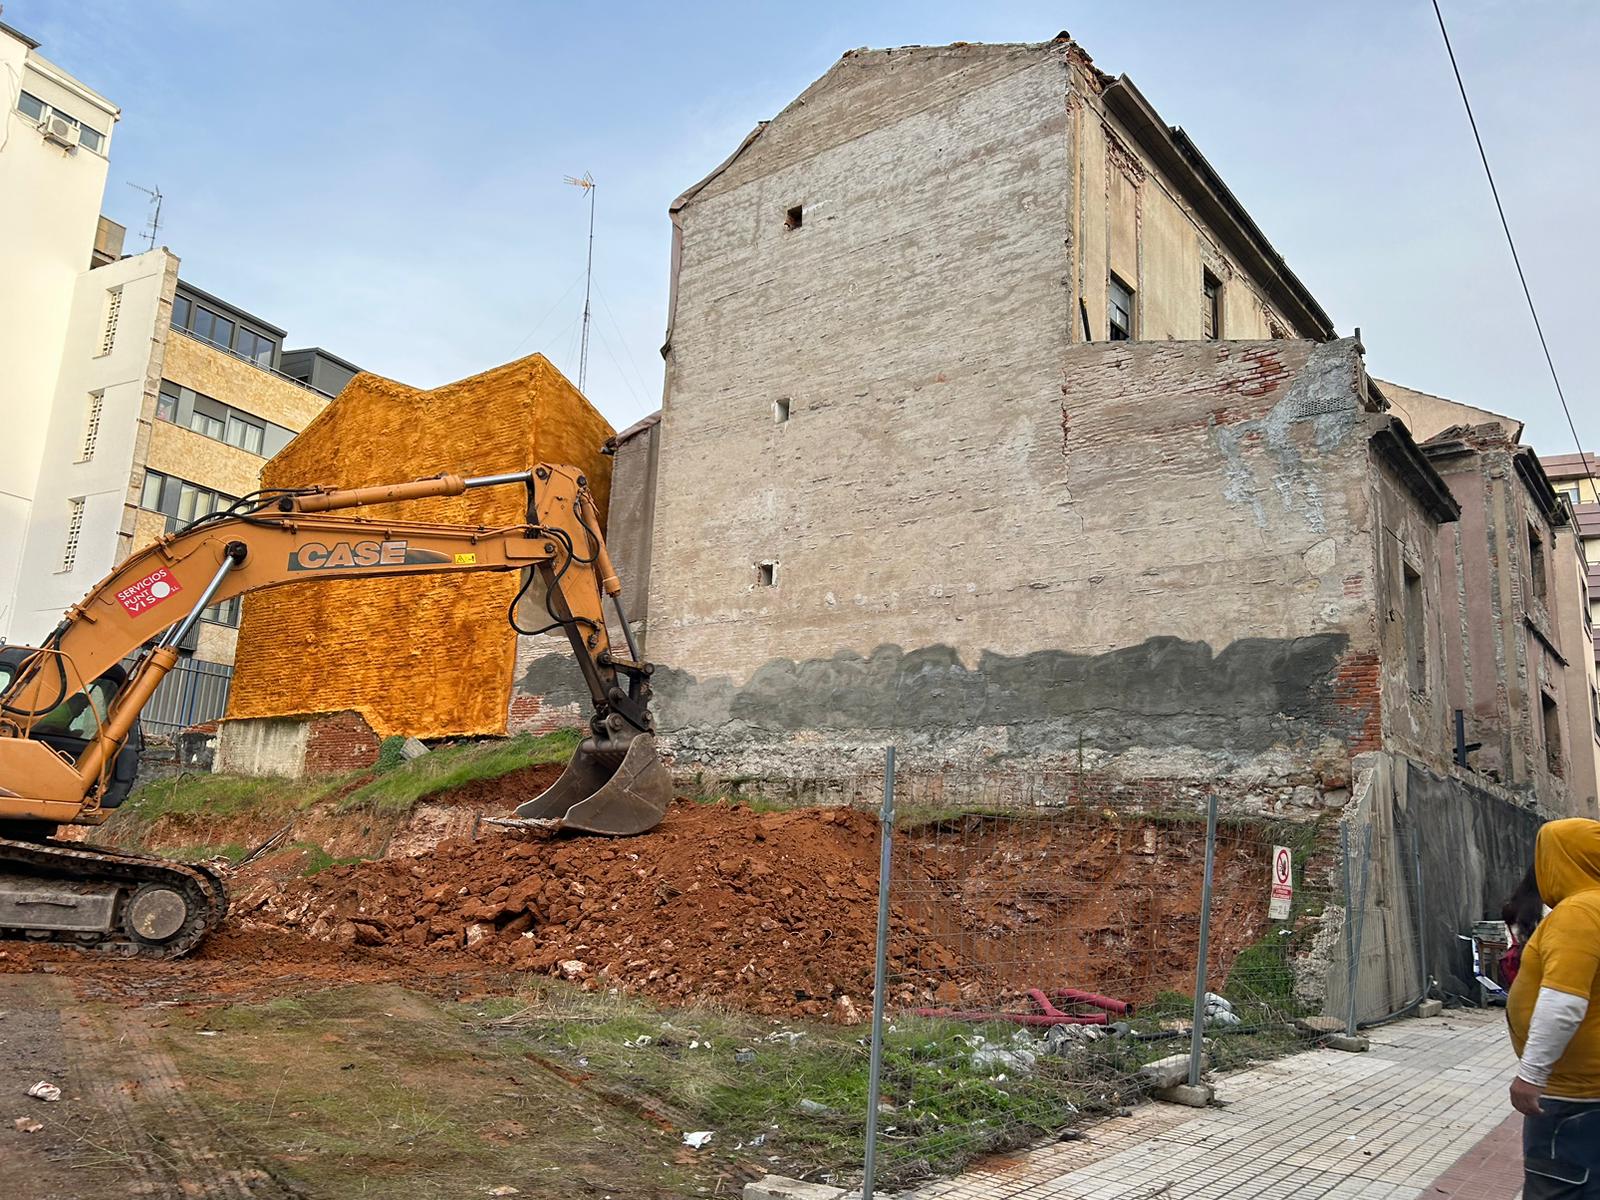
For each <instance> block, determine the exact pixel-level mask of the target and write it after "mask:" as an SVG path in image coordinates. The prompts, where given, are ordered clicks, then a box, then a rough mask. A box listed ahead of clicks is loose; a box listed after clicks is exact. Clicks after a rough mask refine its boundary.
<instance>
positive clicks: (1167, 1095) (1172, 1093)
mask: <svg viewBox="0 0 1600 1200" xmlns="http://www.w3.org/2000/svg"><path fill="white" fill-rule="evenodd" d="M1216 1097H1217V1091H1216V1089H1215V1088H1213V1087H1212V1086H1211V1085H1210V1084H1209V1083H1180V1084H1179V1085H1178V1086H1177V1087H1169V1088H1162V1089H1161V1090H1160V1091H1159V1092H1157V1093H1156V1099H1157V1100H1165V1101H1166V1102H1167V1103H1168V1104H1183V1105H1186V1106H1187V1107H1189V1108H1204V1107H1206V1105H1208V1104H1210V1103H1211V1102H1212V1101H1213V1100H1215V1099H1216Z"/></svg>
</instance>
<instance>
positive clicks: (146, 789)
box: [116, 772, 332, 825]
mask: <svg viewBox="0 0 1600 1200" xmlns="http://www.w3.org/2000/svg"><path fill="white" fill-rule="evenodd" d="M331 787H332V784H331V783H330V782H328V781H323V782H321V783H317V784H307V783H306V782H304V781H303V780H294V779H255V778H250V777H248V776H242V775H211V774H205V773H198V774H190V773H189V772H184V773H182V774H179V775H172V776H169V777H168V778H166V779H157V780H153V781H152V782H150V783H147V784H145V785H144V786H142V787H140V788H138V789H137V790H136V791H135V792H134V793H133V795H131V796H129V797H128V799H127V800H126V801H125V802H124V803H123V805H122V807H121V808H119V809H118V810H117V812H116V817H117V820H118V821H119V822H123V821H126V820H127V819H128V818H133V819H134V820H136V821H137V822H138V823H140V824H142V825H150V824H153V823H154V822H156V821H158V820H160V819H161V818H163V817H202V816H204V817H222V818H227V817H237V816H246V815H254V814H257V813H266V814H271V813H282V814H283V815H284V816H285V817H288V816H290V815H292V814H293V813H295V812H296V811H298V810H300V809H303V808H306V807H307V806H309V805H310V804H312V803H314V802H315V801H317V800H318V799H320V798H321V797H322V796H323V795H325V794H326V793H327V792H328V791H329V790H330V789H331Z"/></svg>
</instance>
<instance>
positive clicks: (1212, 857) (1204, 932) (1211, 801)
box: [1189, 796, 1217, 1087]
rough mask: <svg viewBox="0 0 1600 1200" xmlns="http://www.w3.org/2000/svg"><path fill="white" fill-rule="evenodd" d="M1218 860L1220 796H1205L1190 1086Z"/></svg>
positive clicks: (1199, 1046) (1199, 1041) (1199, 1038)
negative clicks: (1203, 850)
mask: <svg viewBox="0 0 1600 1200" xmlns="http://www.w3.org/2000/svg"><path fill="white" fill-rule="evenodd" d="M1216 861H1217V798H1216V797H1215V796H1208V797H1207V798H1206V869H1205V876H1204V879H1203V882H1202V883H1201V885H1200V950H1199V953H1198V954H1196V956H1195V964H1194V1027H1193V1028H1192V1029H1191V1030H1190V1031H1189V1086H1190V1087H1194V1086H1196V1085H1197V1084H1199V1082H1200V1056H1201V1054H1202V1053H1203V1052H1204V1043H1205V1027H1206V959H1207V958H1208V957H1209V956H1210V953H1211V873H1212V868H1213V867H1214V866H1215V865H1216Z"/></svg>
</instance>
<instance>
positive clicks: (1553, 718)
mask: <svg viewBox="0 0 1600 1200" xmlns="http://www.w3.org/2000/svg"><path fill="white" fill-rule="evenodd" d="M1539 705H1540V707H1541V708H1542V709H1543V710H1544V761H1545V766H1547V767H1548V768H1549V769H1550V774H1552V775H1560V774H1561V710H1560V709H1559V708H1557V707H1556V702H1555V701H1554V700H1552V699H1551V698H1550V697H1549V696H1546V695H1545V694H1544V693H1543V692H1540V693H1539Z"/></svg>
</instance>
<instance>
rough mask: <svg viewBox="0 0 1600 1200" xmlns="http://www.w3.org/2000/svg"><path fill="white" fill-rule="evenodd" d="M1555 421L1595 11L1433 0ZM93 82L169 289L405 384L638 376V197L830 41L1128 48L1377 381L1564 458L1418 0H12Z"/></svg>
mask: <svg viewBox="0 0 1600 1200" xmlns="http://www.w3.org/2000/svg"><path fill="white" fill-rule="evenodd" d="M1441 3H1442V5H1443V7H1444V11H1445V16H1446V20H1447V21H1448V22H1449V24H1450V32H1451V37H1452V39H1453V41H1454V43H1455V47H1456V54H1457V57H1458V59H1459V60H1460V64H1461V69H1462V72H1463V74H1464V75H1465V78H1466V81H1467V87H1468V91H1469V94H1470V95H1471V97H1472V101H1473V104H1474V107H1475V110H1476V113H1477V116H1478V123H1479V127H1480V129H1481V131H1482V133H1483V137H1484V141H1485V144H1486V146H1487V148H1488V152H1489V156H1490V161H1491V163H1492V164H1493V165H1494V168H1495V172H1496V177H1497V181H1498V183H1499V185H1500V194H1501V197H1502V199H1503V200H1504V202H1505V205H1506V210H1507V213H1508V216H1509V218H1510V221H1511V226H1512V232H1513V233H1514V234H1515V235H1516V236H1517V238H1518V246H1519V249H1520V250H1521V253H1522V259H1523V265H1524V267H1525V268H1526V270H1527V273H1528V279H1529V283H1530V285H1531V287H1532V289H1533V294H1534V298H1535V300H1536V302H1537V303H1538V304H1539V307H1540V315H1541V317H1542V318H1543V320H1544V324H1545V332H1546V334H1547V336H1548V337H1549V340H1550V346H1551V351H1552V353H1553V355H1554V358H1555V362H1556V366H1557V369H1558V370H1559V371H1560V372H1561V376H1562V383H1563V385H1564V386H1565V389H1566V393H1567V399H1568V402H1569V405H1570V407H1571V409H1572V413H1573V416H1574V418H1575V419H1576V421H1577V422H1578V427H1579V431H1580V435H1581V436H1582V437H1583V438H1584V440H1585V441H1586V443H1587V445H1588V448H1589V449H1596V448H1600V404H1597V403H1596V391H1597V385H1600V356H1597V355H1593V354H1586V353H1584V352H1582V349H1581V348H1582V346H1584V345H1586V344H1589V343H1588V339H1589V338H1590V337H1592V336H1593V335H1592V333H1591V325H1592V321H1593V311H1594V301H1593V293H1594V287H1593V281H1594V280H1595V279H1596V278H1600V243H1597V225H1600V223H1597V222H1596V221H1595V219H1594V216H1595V197H1596V195H1597V193H1600V158H1597V154H1596V148H1597V145H1600V143H1597V140H1596V138H1595V133H1594V131H1595V130H1596V129H1597V128H1600V82H1597V75H1596V71H1595V65H1594V64H1595V62H1596V60H1597V59H1600V5H1597V4H1594V3H1592V2H1591V0H1517V2H1513V0H1441ZM0 20H4V21H5V22H6V23H7V24H9V25H12V26H13V27H15V28H18V29H20V30H22V31H23V32H24V33H27V34H28V35H30V36H31V37H33V38H35V39H36V40H38V41H39V42H41V43H42V45H41V47H40V53H42V54H44V55H45V56H46V57H48V58H50V59H51V60H53V61H54V62H56V63H57V64H59V65H60V66H62V67H64V68H65V69H67V70H68V71H70V72H72V73H73V74H74V75H76V76H77V77H78V78H79V79H81V80H82V81H84V82H85V83H86V84H88V85H89V86H91V87H93V88H95V89H96V90H98V91H100V92H102V93H104V94H105V95H107V96H109V97H110V98H111V99H112V100H113V101H115V102H116V103H118V104H119V105H121V107H122V113H123V116H122V121H121V123H120V125H119V126H118V128H117V131H116V135H115V140H114V142H113V145H112V150H111V173H110V177H109V181H108V183H107V187H106V200H105V205H104V208H105V211H106V213H107V214H108V215H109V216H111V217H112V218H114V219H115V220H118V221H120V222H122V223H123V224H125V225H127V226H128V230H129V234H128V247H127V248H128V250H129V251H133V250H137V249H142V248H143V247H144V242H143V240H142V239H141V238H140V231H141V230H142V229H143V228H144V226H145V224H146V221H147V217H148V200H147V197H146V196H145V195H144V194H142V193H141V192H139V191H137V190H135V188H134V187H132V186H130V185H131V184H137V185H139V186H142V187H146V188H149V187H159V188H160V189H161V191H162V193H163V195H164V197H165V200H164V203H163V206H162V214H161V218H162V228H161V230H160V234H159V238H158V240H159V242H160V243H162V244H165V245H168V246H170V247H171V248H172V250H173V251H174V252H176V253H177V254H178V255H179V256H180V258H181V259H182V268H181V274H182V276H183V277H184V279H185V280H187V281H188V282H189V283H191V284H193V285H195V286H197V287H200V288H202V289H204V290H206V291H210V292H213V293H215V294H217V295H219V296H221V297H223V298H224V299H226V300H228V301H230V302H231V303H234V304H236V305H237V306H239V307H241V308H244V309H246V310H247V311H250V312H252V313H255V314H256V315H258V316H260V317H262V318H263V319H265V320H267V321H270V322H271V323H273V324H276V325H278V326H280V327H282V328H284V329H286V330H288V343H287V344H288V345H289V346H291V347H293V346H302V345H320V346H323V347H325V348H327V349H328V350H331V351H332V352H334V353H336V354H339V355H341V356H343V357H345V358H348V359H350V360H352V361H354V362H355V363H357V364H359V365H360V366H362V367H364V368H366V369H368V370H372V371H376V372H378V373H380V374H382V375H387V376H390V377H391V378H395V379H399V380H402V381H404V382H406V383H410V384H414V385H416V386H420V387H432V386H437V385H439V384H442V383H446V382H449V381H451V380H453V379H458V378H461V377H463V376H466V375H470V374H473V373H475V372H477V371H480V370H484V369H486V368H488V367H490V366H494V365H497V364H499V363H501V362H505V361H507V360H510V359H512V358H515V357H518V356H520V355H522V354H527V353H531V352H532V351H534V350H538V351H541V352H542V353H544V354H545V355H547V356H548V357H549V358H550V359H551V360H552V361H553V362H554V363H555V364H556V365H557V366H558V367H560V368H562V369H563V370H564V371H565V372H566V373H567V374H568V375H569V376H570V377H572V378H573V379H574V380H575V379H576V378H577V374H578V364H577V359H578V353H577V348H578V334H579V323H580V316H581V313H582V307H583V275H584V251H585V246H584V242H585V234H586V229H587V224H586V223H587V207H586V201H585V198H584V194H583V193H582V192H581V191H580V190H579V189H577V188H574V187H571V186H568V185H566V184H564V183H563V178H564V177H565V176H569V175H571V176H580V175H583V174H584V173H585V172H588V173H590V174H592V175H593V177H594V179H595V180H596V181H597V184H598V187H597V190H596V193H595V201H596V235H595V254H594V282H595V289H594V299H593V302H592V311H593V314H594V319H593V332H592V334H591V344H590V357H589V376H588V392H589V395H590V398H591V399H592V400H593V401H594V402H595V403H596V404H597V405H598V406H599V408H600V409H601V411H602V412H604V413H605V414H606V416H607V417H608V418H609V419H610V420H611V422H612V423H613V424H614V425H616V426H617V427H618V428H621V427H623V426H625V425H627V424H629V423H631V422H632V421H634V420H636V419H638V418H639V417H641V416H643V415H645V414H646V413H648V412H650V411H652V410H653V409H655V408H656V407H657V406H658V405H659V403H660V393H661V375H662V366H661V357H660V353H659V347H660V344H661V341H662V336H663V333H664V330H665V328H666V302H667V288H668V268H669V257H670V246H671V225H670V222H669V220H668V217H667V206H668V205H669V204H670V203H671V201H672V199H673V198H674V197H675V196H677V195H678V194H679V193H680V192H682V191H683V190H684V189H685V188H687V187H688V186H689V185H691V184H693V183H694V182H696V181H697V180H699V179H700V178H702V177H703V176H704V175H705V174H707V173H708V172H709V171H710V170H711V169H713V168H714V167H715V166H716V165H717V164H718V163H719V162H721V161H722V160H723V159H724V158H725V157H727V155H728V154H729V153H730V152H732V151H733V149H734V148H735V147H737V145H738V144H739V141H740V139H741V138H743V136H744V135H745V134H746V133H747V132H749V130H750V129H751V128H752V127H753V126H754V125H755V124H756V123H757V122H758V121H761V120H764V119H767V118H770V117H772V116H774V115H775V114H776V113H777V112H779V111H780V110H781V109H782V108H783V107H784V106H785V105H787V104H788V103H789V102H790V101H791V100H792V99H794V97H795V96H797V95H798V94H799V93H800V92H801V91H802V90H803V89H804V88H806V87H807V86H808V85H809V84H810V83H811V82H812V81H813V80H814V79H816V78H817V77H818V76H820V75H822V74H823V73H824V72H825V71H827V69H828V68H829V67H830V66H831V65H832V64H833V63H834V62H835V61H837V59H838V58H839V56H840V55H841V54H842V53H843V52H844V51H846V50H849V49H852V48H856V47H861V46H873V47H883V46H900V45H910V44H924V45H933V44H940V43H945V42H951V41H992V42H1005V41H1042V40H1046V39H1048V38H1050V37H1053V36H1054V35H1055V34H1056V33H1057V32H1059V31H1061V30H1063V29H1065V30H1067V31H1069V32H1070V33H1071V34H1072V35H1073V36H1074V37H1075V38H1077V40H1078V41H1079V42H1080V43H1081V44H1082V45H1083V46H1084V47H1085V48H1086V49H1087V50H1088V51H1089V53H1090V54H1091V55H1093V57H1094V59H1095V61H1096V63H1097V65H1099V66H1100V67H1101V68H1102V69H1104V70H1107V71H1109V72H1111V73H1112V74H1120V73H1126V74H1127V75H1129V76H1130V77H1131V78H1132V79H1133V80H1134V81H1135V82H1136V83H1137V85H1138V86H1139V88H1140V90H1141V91H1143V92H1144V94H1145V95H1146V96H1147V97H1148V98H1149V99H1150V101H1151V102H1152V103H1153V104H1154V105H1155V106H1156V108H1157V110H1158V111H1159V112H1160V113H1161V115H1162V117H1163V118H1164V119H1165V120H1166V121H1167V122H1168V123H1170V124H1174V125H1181V126H1182V127H1183V128H1184V129H1185V130H1186V131H1187V132H1188V133H1189V135H1190V136H1191V137H1192V138H1193V139H1194V140H1195V142H1196V143H1197V144H1198V145H1199V146H1200V148H1201V150H1202V151H1203V152H1204V153H1205V155H1206V156H1207V158H1208V159H1209V160H1210V161H1211V163H1212V164H1213V165H1214V166H1215V167H1216V168H1217V169H1218V171H1219V172H1220V173H1221V174H1222V176H1223V178H1224V179H1225V180H1227V181H1228V183H1229V185H1230V187H1231V188H1232V190H1233V191H1234V193H1235V194H1236V195H1237V196H1238V197H1239V198H1240V199H1241V200H1242V201H1243V202H1244V204H1245V206H1246V207H1247V208H1248V209H1249V210H1250V212H1251V213H1252V215H1253V216H1254V217H1255V219H1256V221H1257V223H1258V224H1259V225H1260V226H1261V227H1262V229H1264V230H1265V231H1266V233H1267V235H1268V237H1269V238H1271V239H1272V241H1273V243H1274V244H1275V245H1276V247H1277V249H1278V250H1279V251H1280V252H1281V253H1282V254H1283V255H1284V257H1285V258H1286V259H1287V260H1288V262H1289V265H1290V266H1291V267H1292V268H1293V269H1294V270H1295V272H1296V273H1297V274H1298V275H1299V276H1300V278H1301V279H1302V280H1303V281H1304V282H1305V283H1306V284H1307V286H1308V287H1309V288H1310V289H1311V291H1312V293H1313V294H1314V295H1315V296H1316V297H1317V298H1318V299H1319V300H1320V301H1321V303H1322V305H1323V307H1324V308H1325V309H1327V310H1328V312H1329V313H1330V314H1331V316H1332V317H1333V319H1334V322H1335V324H1336V325H1337V327H1338V329H1339V331H1340V332H1341V333H1349V332H1351V331H1352V330H1353V329H1354V328H1355V327H1360V329H1361V333H1362V341H1363V343H1364V344H1365V346H1366V348H1367V363H1368V368H1369V370H1370V371H1371V372H1372V373H1373V374H1374V375H1376V376H1378V377H1380V378H1386V379H1390V380H1393V381H1395V382H1397V383H1402V384H1405V385H1406V386H1408V387H1413V388H1418V389H1420V390H1423V391H1430V392H1434V393H1437V394H1442V395H1446V396H1449V397H1451V398H1452V399H1456V400H1461V401H1464V402H1466V403H1470V404H1477V405H1481V406H1484V407H1487V408H1490V409H1494V410H1496V411H1500V412H1505V413H1510V414H1512V415H1514V416H1517V417H1520V418H1522V419H1524V420H1525V421H1526V422H1527V432H1526V433H1525V435H1524V440H1525V441H1527V442H1529V443H1531V444H1533V445H1535V446H1536V447H1538V449H1539V450H1540V451H1541V452H1542V453H1544V454H1564V453H1571V452H1572V451H1573V449H1574V443H1573V438H1572V434H1571V433H1569V432H1568V429H1567V426H1566V421H1565V418H1564V417H1563V415H1562V413H1561V409H1560V407H1559V405H1558V403H1557V401H1556V398H1555V391H1554V387H1553V385H1552V383H1551V380H1550V376H1549V373H1548V370H1547V368H1546V366H1545V363H1544V360H1543V357H1542V355H1541V352H1540V349H1539V345H1538V341H1537V339H1536V337H1535V334H1534V330H1533V326H1532V323H1531V321H1530V319H1529V316H1528V313H1527V309H1526V305H1525V301H1524V300H1523V297H1522V294H1521V290H1520V286H1519V285H1518V283H1517V279H1516V275H1515V272H1514V269H1513V266H1512V262H1511V258H1510V255H1509V252H1508V251H1507V249H1506V244H1505V240H1504V236H1503V234H1502V233H1501V231H1500V227H1499V222H1498V218H1497V217H1496V215H1495V211H1494V207H1493V202H1492V199H1491V197H1490V194H1489V189H1488V185H1487V184H1486V183H1485V180H1484V176H1483V170H1482V167H1481V165H1480V164H1479V162H1478V158H1477V152H1476V149H1475V148H1474V145H1473V142H1472V135H1471V131H1470V129H1469V128H1468V126H1467V123H1466V118H1465V116H1464V114H1463V111H1462V108H1461V101H1460V98H1459V96H1458V94H1457V92H1456V86H1455V82H1454V79H1453V77H1452V76H1451V74H1450V66H1449V62H1448V59H1447V58H1446V56H1445V52H1444V47H1443V44H1442V43H1441V41H1440V38H1439V31H1438V27H1437V25H1436V24H1435V21H1434V16H1433V9H1432V7H1431V4H1430V3H1429V0H1344V2H1343V3H1336V4H1311V3H1304V2H1302V3H1292V2H1291V3H1285V2H1284V0H1260V2H1258V0H1221V2H1219V3H1210V4H1199V3H1193V2H1192V0H1171V2H1159V3H1158V2H1154V0H1146V2H1143V3H1129V2H1127V0H1124V2H1122V3H1108V2H1107V0H1093V2H1092V3H1090V2H1079V0H1069V2H1061V3H1055V4H1041V3H1000V2H991V3H989V4H986V5H982V6H979V5H975V4H971V3H966V4H961V3H939V2H928V0H923V2H920V3H883V2H876V3H875V2H871V0H859V2H857V3H852V4H833V3H828V2H825V0H815V2H814V3H811V4H797V3H795V0H787V2H786V3H782V4H776V3H770V2H768V3H763V2H760V0H745V2H744V3H740V4H731V3H730V4H724V3H718V4H698V5H684V4H680V5H663V4H636V3H617V2H612V3H608V4H604V5H600V4H584V5H575V4H542V3H510V2H508V0H477V2H466V3H439V2H435V3H431V4H422V3H412V2H411V0H385V2H382V3H379V2H378V0H321V2H320V3H315V4H313V3H302V2H299V0H284V2H278V3H273V2H268V3H262V4H238V3H231V2H226V0H205V2H201V0H168V2H165V3H156V2H154V0H5V2H4V9H3V14H0Z"/></svg>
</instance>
